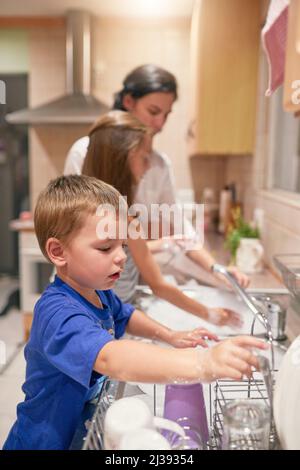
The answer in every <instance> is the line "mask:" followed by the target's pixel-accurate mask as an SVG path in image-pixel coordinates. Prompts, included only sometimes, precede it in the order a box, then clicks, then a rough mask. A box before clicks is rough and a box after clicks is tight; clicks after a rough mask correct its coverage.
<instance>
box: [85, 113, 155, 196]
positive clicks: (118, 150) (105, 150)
mask: <svg viewBox="0 0 300 470" xmlns="http://www.w3.org/2000/svg"><path fill="white" fill-rule="evenodd" d="M148 133H150V131H149V130H148V129H147V127H146V126H144V125H143V124H142V123H141V122H140V121H138V120H137V119H136V118H135V117H134V116H132V115H131V114H130V113H127V112H125V111H110V112H109V113H107V114H105V115H103V116H101V118H100V119H98V121H96V123H95V124H94V125H93V127H92V128H91V130H90V132H89V137H90V143H89V146H88V151H87V155H86V157H85V160H84V164H83V168H82V174H85V175H88V176H94V177H96V178H99V179H100V180H102V181H105V182H106V183H108V184H110V185H112V186H114V187H115V188H116V189H117V190H118V191H119V192H120V193H121V194H122V196H127V203H128V205H131V204H132V202H133V193H134V187H135V180H134V176H133V174H132V172H131V170H130V167H129V162H128V154H129V151H130V150H131V149H134V148H136V147H138V146H139V145H141V144H142V142H143V139H144V137H145V135H146V134H148Z"/></svg>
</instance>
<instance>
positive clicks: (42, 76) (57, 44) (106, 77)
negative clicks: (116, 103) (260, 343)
mask: <svg viewBox="0 0 300 470" xmlns="http://www.w3.org/2000/svg"><path fill="white" fill-rule="evenodd" d="M189 26H190V24H189V20H186V19H178V20H177V19H171V20H156V21H154V20H131V19H118V18H114V19H113V18H93V43H92V46H93V47H92V61H93V62H92V63H93V74H92V88H93V92H94V94H95V95H96V96H97V97H98V98H99V99H101V100H103V101H105V102H107V103H109V104H111V103H112V96H113V93H114V92H115V91H118V90H119V89H120V88H121V85H122V83H121V82H122V79H123V78H124V76H125V75H126V73H128V72H129V71H130V70H131V69H132V68H134V67H136V66H138V65H141V64H144V63H149V62H152V63H156V64H158V65H161V66H163V67H165V68H167V69H169V70H170V71H171V72H173V73H174V74H175V75H176V77H177V78H178V82H179V94H180V97H179V100H178V101H177V102H176V104H175V105H174V112H173V113H172V115H171V116H170V117H169V119H168V122H167V124H166V127H165V129H164V132H163V134H162V135H158V136H156V138H155V139H156V140H155V146H156V147H157V148H158V149H160V150H161V151H164V152H166V153H167V154H168V155H169V157H170V158H171V160H172V162H173V165H174V172H175V178H176V183H177V187H178V188H185V187H189V186H190V179H189V168H188V162H187V157H186V155H187V152H186V142H185V134H186V129H187V125H188V106H189ZM29 43H30V57H29V64H30V71H31V73H30V90H29V97H30V103H31V105H37V104H41V103H44V102H46V101H48V100H50V99H53V98H56V97H57V96H59V95H61V94H62V93H63V92H64V89H65V31H64V29H63V28H52V29H49V30H48V31H46V30H45V29H44V30H43V29H40V30H36V29H35V30H32V31H31V32H30V35H29ZM86 131H87V128H85V127H76V128H75V126H74V127H72V128H70V127H69V126H63V127H61V128H52V129H50V128H47V129H46V128H44V127H43V128H42V127H41V128H38V127H35V128H34V129H32V130H31V132H30V147H31V152H30V155H31V176H32V178H31V193H32V205H34V201H35V200H36V197H37V194H38V193H39V192H40V190H41V189H42V188H43V187H44V186H45V185H46V184H47V182H48V180H49V179H50V178H51V177H54V176H55V175H57V174H59V173H60V172H61V171H62V168H63V163H64V159H65V156H66V153H67V150H68V148H69V147H70V146H71V145H72V143H73V142H74V141H75V140H76V138H78V137H79V136H81V135H85V134H86Z"/></svg>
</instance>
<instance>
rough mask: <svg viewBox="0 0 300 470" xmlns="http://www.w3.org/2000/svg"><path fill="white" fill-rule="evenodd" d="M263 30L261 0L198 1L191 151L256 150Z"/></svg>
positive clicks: (193, 46)
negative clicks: (256, 121)
mask: <svg viewBox="0 0 300 470" xmlns="http://www.w3.org/2000/svg"><path fill="white" fill-rule="evenodd" d="M260 29H261V2H260V0H198V1H196V3H195V8H194V12H193V17H192V28H191V66H192V83H191V86H192V103H193V109H192V116H191V120H192V122H193V126H192V132H193V138H192V139H191V141H192V143H191V147H190V149H191V151H190V154H192V155H195V154H205V155H206V156H207V155H209V154H213V155H224V154H225V155H226V154H245V153H253V148H254V138H255V118H256V101H257V96H256V92H257V78H258V51H259V41H260Z"/></svg>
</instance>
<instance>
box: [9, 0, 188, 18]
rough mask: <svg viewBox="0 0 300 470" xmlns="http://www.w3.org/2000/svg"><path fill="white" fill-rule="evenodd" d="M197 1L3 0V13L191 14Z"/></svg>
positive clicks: (27, 14)
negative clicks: (76, 11)
mask: <svg viewBox="0 0 300 470" xmlns="http://www.w3.org/2000/svg"><path fill="white" fill-rule="evenodd" d="M194 1H195V0H51V1H46V0H26V1H24V0H1V13H0V16H45V15H46V16H48V15H49V16H57V15H59V16H60V15H64V14H65V12H66V10H68V9H72V8H82V9H85V10H88V11H90V12H91V13H92V14H95V15H99V16H122V17H144V16H147V17H158V16H160V17H190V16H191V14H192V8H193V4H194Z"/></svg>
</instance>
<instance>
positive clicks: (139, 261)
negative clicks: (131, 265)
mask: <svg viewBox="0 0 300 470" xmlns="http://www.w3.org/2000/svg"><path fill="white" fill-rule="evenodd" d="M128 247H129V249H130V252H131V255H132V257H133V259H134V262H135V264H136V265H137V267H138V269H139V271H140V273H141V275H142V277H143V279H144V281H145V282H146V284H148V285H149V286H150V287H151V289H152V291H153V293H154V294H155V295H156V296H157V297H160V298H162V299H164V300H167V301H168V302H170V303H172V304H174V305H176V306H177V307H179V308H181V309H182V310H186V311H188V312H190V313H193V314H194V315H197V316H198V317H201V318H204V319H205V320H206V319H208V309H207V308H206V307H205V305H202V304H200V303H199V302H197V301H196V300H194V299H191V298H190V297H188V296H187V295H185V294H184V293H183V292H181V291H180V290H179V289H178V288H177V287H176V286H173V285H172V284H169V283H168V282H166V281H165V280H164V278H163V276H162V274H161V271H160V268H159V266H158V264H157V262H156V261H155V259H154V257H153V256H152V254H151V252H150V250H149V248H148V246H147V243H146V242H145V240H143V239H142V238H139V239H137V240H132V239H128Z"/></svg>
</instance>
